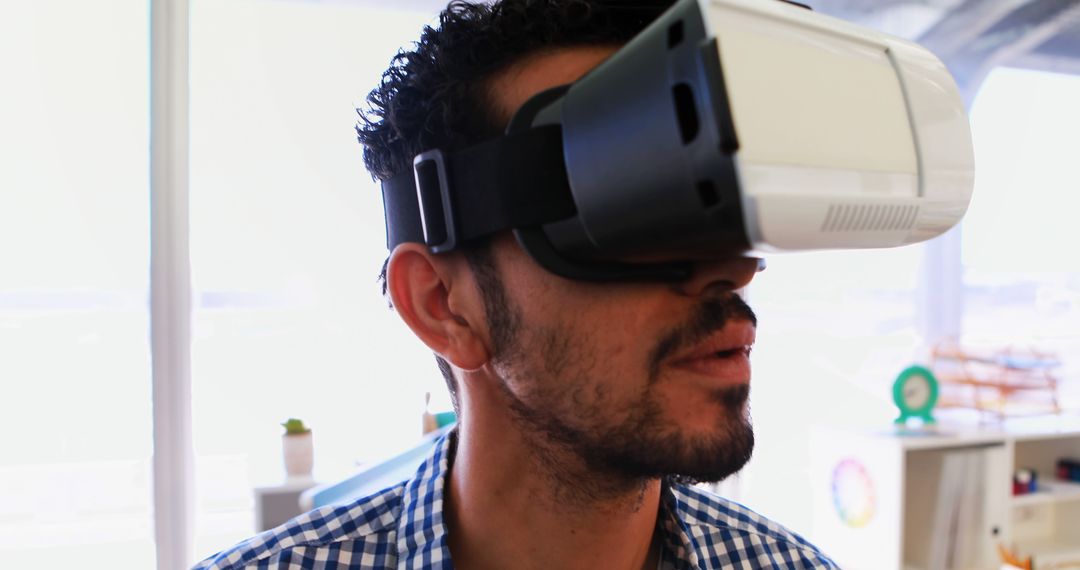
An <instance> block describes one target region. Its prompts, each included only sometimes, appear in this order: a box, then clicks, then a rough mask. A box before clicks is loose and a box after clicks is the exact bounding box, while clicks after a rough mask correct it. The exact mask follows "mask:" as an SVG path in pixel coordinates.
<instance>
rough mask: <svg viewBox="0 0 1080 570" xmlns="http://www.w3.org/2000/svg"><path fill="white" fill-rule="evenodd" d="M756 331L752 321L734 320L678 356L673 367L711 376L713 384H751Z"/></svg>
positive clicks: (709, 377) (673, 361)
mask: <svg viewBox="0 0 1080 570" xmlns="http://www.w3.org/2000/svg"><path fill="white" fill-rule="evenodd" d="M755 332H756V331H755V328H754V326H753V325H752V324H750V323H749V322H745V323H744V322H740V323H730V324H729V325H728V326H726V327H724V329H723V330H721V331H719V332H717V333H714V334H713V335H710V336H709V337H708V338H706V339H705V340H704V341H702V342H700V343H698V344H697V345H695V346H694V347H693V348H691V349H690V350H689V351H687V352H685V353H683V354H682V355H679V356H677V357H676V358H674V359H673V360H672V361H671V366H672V367H674V368H676V369H678V370H682V371H685V372H690V373H692V374H695V375H698V376H704V377H707V378H708V379H709V382H710V384H715V383H720V384H747V383H749V382H750V353H751V352H752V350H753V346H754V340H755Z"/></svg>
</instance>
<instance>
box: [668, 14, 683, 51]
mask: <svg viewBox="0 0 1080 570" xmlns="http://www.w3.org/2000/svg"><path fill="white" fill-rule="evenodd" d="M682 39H683V26H682V20H679V21H678V22H675V23H674V24H672V25H671V26H669V27H668V30H667V47H668V49H671V48H673V47H675V46H677V45H679V44H681V43H682Z"/></svg>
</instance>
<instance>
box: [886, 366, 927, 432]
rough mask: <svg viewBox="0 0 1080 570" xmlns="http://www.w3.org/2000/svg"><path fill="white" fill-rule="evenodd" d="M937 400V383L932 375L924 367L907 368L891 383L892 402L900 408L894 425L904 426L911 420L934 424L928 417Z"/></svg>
mask: <svg viewBox="0 0 1080 570" xmlns="http://www.w3.org/2000/svg"><path fill="white" fill-rule="evenodd" d="M937 399H938V381H937V378H935V377H934V373H933V372H931V371H930V370H929V369H928V368H926V367H924V366H909V367H908V368H906V369H904V371H903V372H901V373H900V375H899V376H897V377H896V382H894V383H893V402H895V403H896V407H897V408H900V417H898V418H896V423H898V424H904V423H907V421H908V420H909V419H911V418H919V419H921V420H922V421H923V423H927V424H932V423H934V416H932V415H930V412H931V411H933V409H934V405H935V404H937Z"/></svg>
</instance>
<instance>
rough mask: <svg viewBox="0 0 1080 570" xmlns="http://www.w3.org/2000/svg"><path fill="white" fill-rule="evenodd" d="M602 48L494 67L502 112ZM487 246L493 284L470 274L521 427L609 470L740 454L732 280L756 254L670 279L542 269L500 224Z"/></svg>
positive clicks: (742, 372)
mask: <svg viewBox="0 0 1080 570" xmlns="http://www.w3.org/2000/svg"><path fill="white" fill-rule="evenodd" d="M613 51H614V50H613V49H611V48H582V49H567V50H562V51H558V52H555V53H549V54H544V55H540V56H534V57H532V58H530V59H529V60H527V61H526V62H523V63H522V64H520V65H518V66H516V67H515V68H514V69H513V70H511V71H509V72H507V73H505V74H503V75H501V76H500V77H498V78H497V80H496V81H495V82H494V84H493V86H492V87H493V90H492V93H493V97H494V98H495V103H496V105H497V107H498V108H499V109H500V110H501V111H503V112H504V113H505V114H506V115H507V116H508V115H509V113H512V112H513V110H515V109H516V108H517V107H518V106H520V105H521V104H522V103H523V102H524V101H525V100H527V99H528V98H529V97H530V96H532V95H533V94H535V93H538V92H540V91H542V90H544V89H546V88H549V87H553V86H556V85H560V84H564V83H569V82H571V81H573V80H575V79H577V78H578V77H579V76H580V75H582V74H583V73H584V72H586V71H587V70H589V69H591V68H592V67H594V66H595V65H596V64H597V63H599V62H600V61H602V60H603V59H604V58H606V57H607V56H608V55H610V54H611V53H612V52H613ZM492 254H493V261H494V267H493V268H491V269H493V272H494V275H495V276H496V278H497V282H498V283H499V285H498V286H493V285H492V281H491V280H485V279H484V278H483V277H482V276H481V277H480V278H479V279H478V281H479V282H480V283H481V286H482V287H484V288H485V289H486V291H485V293H486V295H485V302H486V307H485V309H486V312H487V314H488V321H489V327H490V329H491V331H490V332H491V337H492V339H491V340H492V343H491V344H492V347H491V348H492V361H491V367H492V369H493V370H494V371H495V372H496V374H497V375H498V376H499V377H500V378H501V379H502V380H503V384H502V388H503V391H504V394H505V396H506V397H507V398H508V400H509V401H510V403H511V409H512V411H513V413H514V416H515V417H516V419H517V420H518V421H519V422H521V423H523V424H525V425H524V426H523V427H524V428H525V430H524V431H526V432H527V433H539V434H543V435H545V436H546V439H547V440H548V441H551V442H553V443H555V444H558V445H561V446H562V447H564V448H567V449H570V450H572V451H574V452H575V453H576V454H577V455H578V456H579V457H580V458H581V459H582V460H584V461H585V462H586V464H587V465H588V466H589V467H590V468H592V469H595V470H598V471H602V472H607V473H610V474H612V475H622V476H628V477H650V478H651V477H659V476H663V475H669V474H678V475H685V476H688V477H691V478H694V479H698V480H703V481H707V480H718V479H722V478H724V477H726V476H728V475H730V474H731V473H733V472H735V471H737V470H738V469H740V468H741V467H742V466H743V465H744V464H745V463H746V461H747V460H749V457H750V453H751V450H752V449H753V431H752V428H751V426H750V421H749V415H748V409H747V405H746V399H747V396H748V394H749V381H750V363H749V358H748V356H749V351H748V347H749V346H750V345H751V344H753V340H754V331H755V326H756V318H755V317H754V315H753V312H752V311H751V310H750V308H749V307H748V306H747V305H746V304H745V303H743V302H742V300H741V299H740V298H739V297H738V296H736V295H735V294H734V289H736V288H741V287H742V286H744V285H745V284H746V283H747V282H749V280H750V279H751V277H752V276H753V274H754V271H755V269H756V263H755V262H754V261H753V260H747V259H734V260H728V261H725V262H715V263H709V264H700V265H699V266H698V267H697V268H696V271H695V276H694V277H692V278H691V280H690V281H689V282H687V283H681V284H656V283H602V284H598V283H586V282H578V281H571V280H567V279H563V278H561V277H558V276H556V275H553V274H551V273H548V272H546V271H545V270H544V269H542V268H541V267H539V266H538V265H537V264H536V263H535V262H533V261H532V260H531V259H530V258H529V257H528V255H527V254H526V253H525V252H524V251H522V250H521V248H520V247H519V246H518V245H517V244H516V242H514V241H513V239H512V237H510V236H501V237H500V238H498V239H496V240H495V241H494V245H493V248H492ZM485 281H487V283H486V286H485Z"/></svg>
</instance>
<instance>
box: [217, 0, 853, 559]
mask: <svg viewBox="0 0 1080 570" xmlns="http://www.w3.org/2000/svg"><path fill="white" fill-rule="evenodd" d="M665 4H666V3H657V4H656V5H650V4H648V3H643V2H636V3H633V4H632V5H631V6H623V7H619V6H615V5H611V6H607V5H606V4H605V3H602V2H586V1H584V0H505V1H503V2H501V3H499V4H496V5H495V6H492V7H488V6H482V5H470V4H465V3H459V2H455V3H452V4H451V5H450V6H449V7H448V8H447V10H446V11H445V12H444V13H443V14H442V17H441V22H440V27H439V29H431V28H428V29H425V31H424V33H423V36H422V38H421V39H420V42H419V43H418V44H417V45H416V49H415V51H412V52H408V53H402V54H399V55H398V56H397V57H396V58H395V61H394V64H393V65H392V66H391V68H390V70H388V71H387V72H386V74H385V75H384V77H383V82H382V84H381V85H380V86H379V88H378V89H376V90H375V91H374V92H373V93H372V94H371V96H370V97H369V101H370V102H371V104H372V109H371V110H370V112H369V113H368V114H367V115H366V116H365V119H364V121H363V122H362V124H361V126H360V127H359V128H358V132H359V134H360V140H361V142H362V143H363V144H364V145H365V160H366V163H367V165H368V168H369V169H370V170H371V171H372V173H373V175H375V176H376V177H377V178H379V179H387V178H389V177H390V176H392V175H394V174H396V173H397V172H400V171H402V170H405V169H408V168H410V167H411V164H412V159H413V157H414V156H415V155H416V154H418V153H419V152H422V151H424V150H428V149H431V148H441V149H443V150H455V149H460V148H464V147H467V146H470V145H473V144H476V143H477V142H480V141H482V140H485V139H487V138H490V137H493V136H497V135H498V134H499V133H501V132H502V130H503V128H504V127H505V125H506V123H507V122H508V121H509V119H510V117H511V115H512V114H513V112H514V111H515V110H516V109H517V108H518V107H519V106H520V105H521V104H522V103H524V102H525V101H526V100H527V99H529V98H530V97H531V96H532V95H534V94H536V93H538V92H540V91H543V90H545V89H548V88H550V87H554V86H558V85H563V84H566V83H570V82H573V81H574V80H576V79H577V78H579V77H581V76H582V75H583V74H585V73H586V72H588V71H589V70H590V69H592V68H593V67H595V66H596V65H598V64H599V63H600V62H602V61H603V60H604V59H605V58H607V57H608V56H610V55H611V54H612V53H614V52H615V51H616V50H617V49H618V47H619V46H620V45H622V44H623V43H625V42H626V41H627V40H628V39H629V38H631V37H632V36H633V35H634V34H635V33H636V32H638V31H639V30H640V29H642V28H643V27H644V26H645V25H646V24H647V23H648V22H649V21H650V20H651V19H652V18H654V17H655V16H656V15H658V14H659V13H660V12H662V11H663V9H664V8H665ZM757 268H758V262H757V260H755V259H747V258H732V259H727V260H722V261H713V262H702V263H698V264H696V265H695V267H694V271H693V273H692V275H691V277H690V278H689V279H687V280H685V281H683V282H678V283H633V282H627V283H602V284H600V283H585V282H576V281H571V280H567V279H563V278H561V277H558V276H555V275H553V274H551V273H548V272H546V271H545V270H544V269H542V268H541V267H540V266H538V265H537V264H536V263H535V262H533V261H532V260H531V259H530V258H529V257H528V255H527V254H526V253H525V252H523V251H522V250H521V248H520V247H519V246H518V245H517V243H516V242H515V241H514V239H513V237H512V236H511V235H510V234H509V233H508V232H506V233H503V234H498V235H495V236H493V237H491V238H490V239H487V240H483V241H482V242H480V243H473V244H469V246H468V247H466V248H465V249H464V251H455V252H452V253H447V254H438V255H435V254H432V253H430V252H429V251H428V249H427V248H426V247H425V246H423V245H422V244H415V243H406V244H402V245H400V246H398V247H396V248H395V249H394V251H393V252H392V253H391V256H390V258H389V260H388V261H387V264H386V266H385V267H384V270H385V273H384V292H386V293H388V294H389V296H390V299H391V301H392V305H393V307H394V308H395V310H396V311H397V312H398V313H399V314H400V315H401V317H402V319H403V320H404V321H405V322H406V324H407V325H408V326H409V327H410V328H411V329H412V330H413V332H414V333H415V334H416V335H417V337H418V338H419V339H420V340H421V341H423V342H424V343H425V344H426V345H427V346H429V347H430V348H431V349H432V350H433V351H434V352H435V353H436V355H437V357H438V362H439V366H440V368H441V369H442V370H443V373H444V375H445V376H446V379H447V383H448V386H449V387H450V390H451V394H452V396H453V399H454V405H455V408H456V409H457V411H458V415H459V424H458V426H457V428H456V430H455V431H454V432H453V433H452V434H451V435H449V436H448V437H446V438H445V439H444V440H443V441H441V442H440V443H439V444H437V445H436V448H435V451H434V452H433V454H432V456H431V457H430V458H429V459H428V460H427V461H426V462H425V463H424V465H423V466H421V468H420V470H419V471H418V472H417V473H416V475H415V476H414V477H413V478H412V479H410V480H408V481H406V482H404V483H402V484H400V485H397V486H394V487H391V488H390V489H387V490H386V491H383V492H380V493H377V494H376V495H374V496H372V497H366V498H363V499H359V500H357V501H354V502H352V503H351V504H348V505H345V506H342V507H337V508H324V509H320V510H317V511H314V512H312V513H308V514H307V515H303V516H301V517H299V518H297V519H294V520H293V521H291V522H289V523H287V524H286V525H284V526H282V527H279V528H277V529H274V530H271V531H268V532H266V533H264V534H262V535H260V536H257V537H255V538H253V539H251V540H249V541H247V542H245V543H243V544H241V545H239V546H238V547H236V548H234V549H232V550H228V551H225V552H223V553H220V554H218V555H217V556H216V557H213V558H211V559H208V560H207V561H204V562H203V563H202V564H201V565H200V566H199V568H216V569H225V568H229V569H235V568H247V567H252V568H256V567H257V568H450V567H456V568H460V569H466V570H486V569H506V568H515V569H516V568H521V569H586V568H589V569H627V570H638V569H642V568H645V569H650V570H651V569H653V568H760V567H778V568H833V567H835V565H834V564H833V563H832V562H831V561H830V560H829V559H828V558H826V557H824V556H823V555H822V554H821V553H820V552H819V551H818V550H817V549H815V548H814V547H813V546H811V545H810V544H808V543H807V542H805V541H804V540H803V539H801V538H800V537H798V536H796V535H794V534H792V533H791V532H789V531H787V530H785V529H783V528H781V527H780V526H779V525H776V524H775V523H772V522H770V521H768V520H766V519H764V518H762V517H760V516H759V515H757V514H755V513H753V512H751V511H749V510H748V509H746V508H744V507H741V506H739V505H736V504H733V503H730V502H727V501H725V500H723V499H720V498H718V497H714V496H711V495H708V494H706V493H704V492H702V491H700V490H698V489H695V488H693V487H690V486H687V485H686V484H684V483H685V482H687V481H690V480H698V481H716V480H720V479H723V478H725V477H727V476H729V475H731V474H732V473H735V472H736V471H738V470H739V469H740V468H742V466H743V465H744V464H745V463H746V462H747V461H748V460H749V458H750V454H751V451H752V448H753V441H754V438H753V431H752V428H751V425H750V422H749V416H748V410H747V397H748V395H749V380H750V362H749V353H750V347H751V346H752V345H753V342H754V331H755V327H756V318H755V317H754V314H753V312H752V311H751V310H750V308H749V307H748V306H747V305H746V304H745V303H744V302H743V301H742V300H741V299H740V297H739V296H738V295H737V294H736V292H737V291H738V290H739V289H741V288H743V287H745V286H746V285H747V284H748V283H749V282H750V280H751V279H752V278H753V276H754V275H755V273H756V271H757Z"/></svg>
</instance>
